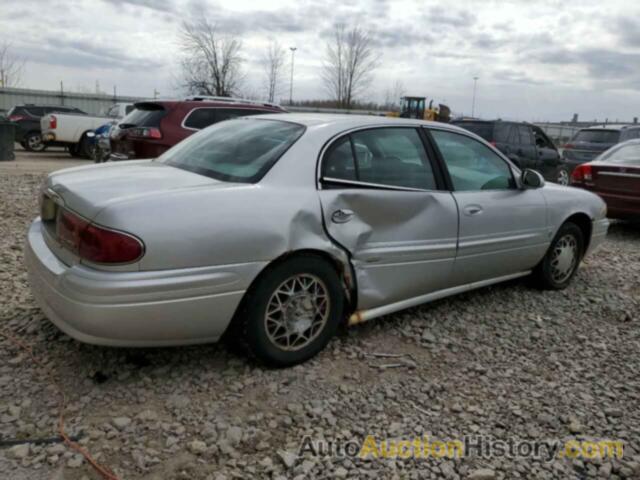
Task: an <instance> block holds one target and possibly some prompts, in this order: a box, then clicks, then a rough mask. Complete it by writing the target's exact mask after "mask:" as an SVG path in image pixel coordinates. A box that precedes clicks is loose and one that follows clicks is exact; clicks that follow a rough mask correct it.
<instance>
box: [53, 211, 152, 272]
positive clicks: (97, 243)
mask: <svg viewBox="0 0 640 480" xmlns="http://www.w3.org/2000/svg"><path fill="white" fill-rule="evenodd" d="M56 235H57V237H58V240H59V241H60V242H61V243H62V244H63V245H64V246H65V247H67V248H68V249H69V250H71V251H73V252H75V253H76V254H78V256H80V258H83V259H85V260H89V261H90V262H94V263H130V262H134V261H136V260H138V259H139V258H140V257H142V255H143V254H144V245H143V244H142V242H141V241H140V240H138V239H137V238H136V237H134V236H133V235H129V234H127V233H124V232H119V231H116V230H109V229H106V228H103V227H100V226H98V225H94V224H92V223H90V222H88V221H86V220H84V219H83V218H81V217H79V216H78V215H76V214H74V213H72V212H70V211H69V210H61V211H60V214H59V216H58V221H57V223H56Z"/></svg>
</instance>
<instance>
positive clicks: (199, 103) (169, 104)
mask: <svg viewBox="0 0 640 480" xmlns="http://www.w3.org/2000/svg"><path fill="white" fill-rule="evenodd" d="M150 104H151V105H153V104H155V105H161V106H163V107H165V108H173V107H175V106H176V105H186V106H187V107H193V108H196V107H203V108H251V109H254V110H268V111H271V112H276V111H279V110H283V108H282V107H280V106H276V105H261V104H259V103H251V102H247V103H242V102H224V101H219V102H216V101H211V100H143V101H140V102H135V103H134V104H133V105H134V106H136V107H137V106H138V105H150Z"/></svg>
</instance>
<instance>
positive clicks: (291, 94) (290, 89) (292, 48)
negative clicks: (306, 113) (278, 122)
mask: <svg viewBox="0 0 640 480" xmlns="http://www.w3.org/2000/svg"><path fill="white" fill-rule="evenodd" d="M289 50H291V83H290V84H289V105H292V104H293V58H294V55H295V53H296V50H297V48H296V47H289Z"/></svg>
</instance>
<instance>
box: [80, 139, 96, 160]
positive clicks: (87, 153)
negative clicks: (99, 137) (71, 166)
mask: <svg viewBox="0 0 640 480" xmlns="http://www.w3.org/2000/svg"><path fill="white" fill-rule="evenodd" d="M92 149H93V147H92V145H91V140H90V139H89V137H87V136H86V135H82V138H80V143H78V156H79V157H80V158H87V159H91V160H93V153H92Z"/></svg>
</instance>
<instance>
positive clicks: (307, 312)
mask: <svg viewBox="0 0 640 480" xmlns="http://www.w3.org/2000/svg"><path fill="white" fill-rule="evenodd" d="M330 307H331V305H330V299H329V295H328V293H327V287H326V286H325V284H324V283H323V282H322V280H320V279H319V278H318V277H316V276H315V275H311V274H307V273H300V274H297V275H294V276H292V277H289V278H288V279H287V280H285V281H284V282H282V283H281V284H280V286H279V287H278V288H277V289H276V291H275V292H274V293H273V295H271V298H270V299H269V302H268V303H267V310H266V312H265V317H264V322H265V327H266V332H267V336H268V337H269V340H270V341H271V342H272V343H273V344H274V345H275V346H277V347H278V348H280V349H282V350H287V351H295V350H300V349H301V348H304V347H305V346H307V345H308V344H309V343H311V342H312V341H313V340H314V339H315V338H316V337H317V336H318V335H319V334H320V332H321V331H322V329H323V328H324V326H325V325H326V324H327V320H328V318H329V312H330V310H331V308H330Z"/></svg>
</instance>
